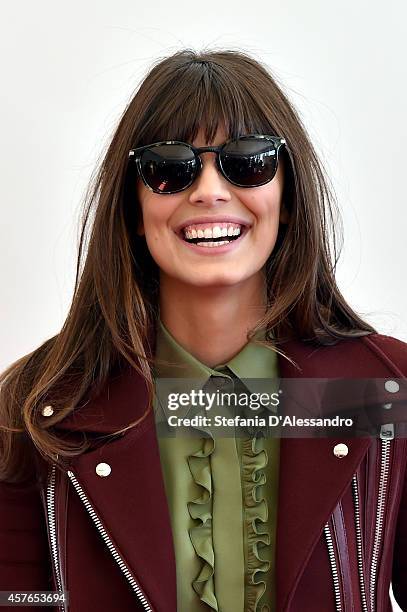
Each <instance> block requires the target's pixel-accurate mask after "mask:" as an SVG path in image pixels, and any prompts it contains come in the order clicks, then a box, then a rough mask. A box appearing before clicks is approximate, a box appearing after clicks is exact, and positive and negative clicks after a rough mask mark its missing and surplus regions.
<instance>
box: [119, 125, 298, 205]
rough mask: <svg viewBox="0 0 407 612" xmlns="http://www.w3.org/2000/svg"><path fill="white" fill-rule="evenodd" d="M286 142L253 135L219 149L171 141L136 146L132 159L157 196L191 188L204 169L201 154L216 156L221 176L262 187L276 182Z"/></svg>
mask: <svg viewBox="0 0 407 612" xmlns="http://www.w3.org/2000/svg"><path fill="white" fill-rule="evenodd" d="M285 143H286V141H285V139H284V138H280V137H278V136H264V135H259V134H252V135H248V136H241V137H240V138H235V139H233V140H228V141H227V142H225V143H224V144H222V145H220V146H218V147H198V148H197V147H194V146H193V145H191V144H189V143H187V142H181V141H178V140H168V141H163V142H155V143H153V144H149V145H145V146H143V147H137V148H136V149H131V150H130V151H129V159H131V160H133V161H135V162H136V164H137V170H138V173H139V175H140V176H141V178H142V180H143V182H144V184H145V185H146V187H147V188H148V189H150V190H151V191H154V193H178V192H179V191H183V190H184V189H188V187H190V186H191V185H192V183H193V182H194V180H195V179H196V178H197V176H198V175H199V173H200V171H201V170H202V160H201V158H200V155H201V153H207V152H210V153H216V164H217V167H218V169H219V171H220V173H221V174H222V175H223V176H224V177H225V179H226V180H228V181H229V182H230V183H232V185H236V186H237V187H260V186H261V185H265V184H266V183H269V182H270V181H272V180H273V178H274V176H275V174H276V172H277V167H278V152H279V150H280V148H281V146H282V145H283V144H285Z"/></svg>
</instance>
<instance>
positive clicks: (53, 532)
mask: <svg viewBox="0 0 407 612" xmlns="http://www.w3.org/2000/svg"><path fill="white" fill-rule="evenodd" d="M55 475H56V467H55V465H53V466H52V468H51V472H50V476H49V480H48V484H47V515H48V527H49V535H50V543H51V558H52V563H53V568H54V576H55V581H56V586H57V589H58V591H59V592H60V593H62V592H63V588H62V577H61V566H60V562H59V553H58V541H57V529H56V516H55ZM58 607H59V609H60V610H61V612H65V603H61V604H60V605H59V606H58Z"/></svg>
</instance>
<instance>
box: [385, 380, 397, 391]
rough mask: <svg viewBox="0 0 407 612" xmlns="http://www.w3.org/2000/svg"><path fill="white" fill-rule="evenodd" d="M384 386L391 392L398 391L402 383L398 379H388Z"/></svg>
mask: <svg viewBox="0 0 407 612" xmlns="http://www.w3.org/2000/svg"><path fill="white" fill-rule="evenodd" d="M384 388H385V389H386V391H388V392H389V393H397V391H399V389H400V385H399V384H398V382H397V380H386V382H385V383H384Z"/></svg>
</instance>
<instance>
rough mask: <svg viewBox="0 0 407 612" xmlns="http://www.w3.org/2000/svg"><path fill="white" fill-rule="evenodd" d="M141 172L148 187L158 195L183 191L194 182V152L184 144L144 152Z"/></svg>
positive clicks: (158, 147)
mask: <svg viewBox="0 0 407 612" xmlns="http://www.w3.org/2000/svg"><path fill="white" fill-rule="evenodd" d="M140 164H141V171H142V174H143V177H144V180H145V182H146V183H147V185H149V186H150V187H151V189H153V190H154V191H156V192H158V193H171V192H174V191H181V190H182V189H185V188H186V187H188V186H189V185H190V184H191V183H192V181H193V180H194V177H195V173H196V165H197V164H196V159H195V155H194V152H193V151H192V149H190V148H189V147H188V146H186V145H183V144H176V143H174V144H160V145H157V146H155V147H151V148H150V149H146V150H145V151H143V153H142V155H141V159H140Z"/></svg>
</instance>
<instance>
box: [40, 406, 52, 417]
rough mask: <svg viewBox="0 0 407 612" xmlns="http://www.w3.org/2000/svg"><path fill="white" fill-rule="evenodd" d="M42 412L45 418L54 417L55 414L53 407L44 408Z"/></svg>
mask: <svg viewBox="0 0 407 612" xmlns="http://www.w3.org/2000/svg"><path fill="white" fill-rule="evenodd" d="M41 412H42V414H43V416H52V415H53V414H54V409H53V407H52V406H44V408H43V409H42V410H41Z"/></svg>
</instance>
